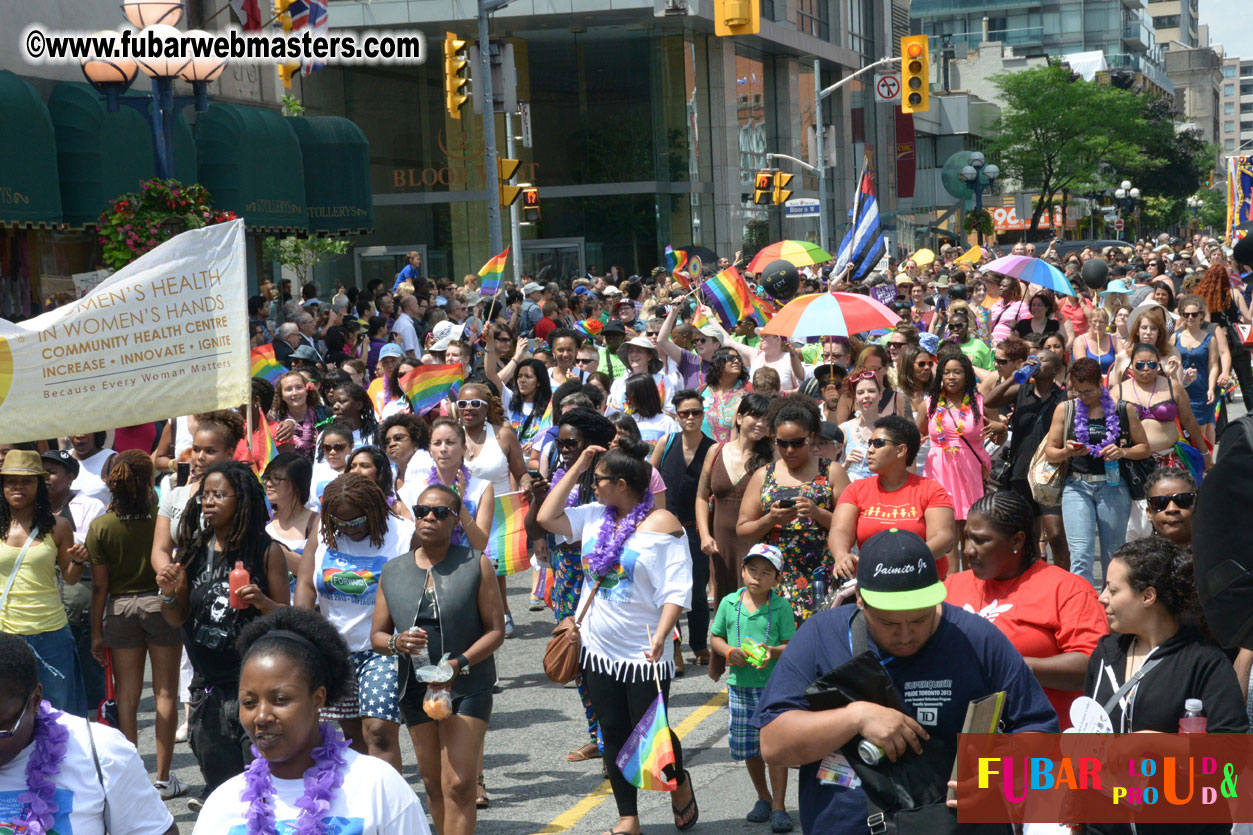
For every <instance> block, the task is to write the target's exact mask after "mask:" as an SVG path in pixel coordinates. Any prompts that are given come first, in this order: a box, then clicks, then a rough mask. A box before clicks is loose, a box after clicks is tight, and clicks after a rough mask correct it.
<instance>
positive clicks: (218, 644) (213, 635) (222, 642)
mask: <svg viewBox="0 0 1253 835" xmlns="http://www.w3.org/2000/svg"><path fill="white" fill-rule="evenodd" d="M193 638H194V639H195V641H196V643H197V644H199V645H200V646H202V647H204V648H205V649H213V650H221V649H226V647H227V646H229V645H230V642H231V636H230V633H229V632H227V631H226V630H225V629H218V628H217V627H215V626H205V625H204V624H200V625H199V626H197V627H196V632H195V635H194V636H193Z"/></svg>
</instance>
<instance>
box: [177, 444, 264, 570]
mask: <svg viewBox="0 0 1253 835" xmlns="http://www.w3.org/2000/svg"><path fill="white" fill-rule="evenodd" d="M212 475H220V476H222V478H223V479H225V480H226V483H227V486H229V487H230V488H231V490H233V491H234V492H235V516H234V518H233V519H231V527H230V530H229V531H227V533H226V537H225V538H224V540H223V542H222V546H223V547H222V556H221V557H220V558H219V562H221V561H223V560H225V559H226V555H227V554H229V553H232V552H239V553H240V557H239V558H240V559H242V560H243V563H244V567H245V568H247V569H248V571H249V572H251V573H252V574H253V575H254V576H262V577H264V576H265V562H266V559H265V558H266V554H267V552H268V551H269V550H270V535H269V534H267V533H266V532H265V525H266V522H268V521H269V514H268V512H267V510H266V504H265V493H264V492H262V490H261V482H260V481H258V480H257V476H256V475H255V474H254V473H253V472H252V469H251V468H249V467H248V466H246V465H245V464H241V463H240V462H238V461H225V462H223V463H221V464H215V465H213V466H212V467H210V468H209V469H208V470H206V471H205V474H204V479H203V480H202V481H201V484H202V485H203V484H204V483H205V482H207V481H208V479H209V476H212ZM201 492H203V491H201ZM183 520H184V521H183V523H182V524H180V525H179V531H178V553H177V555H176V556H175V561H177V562H182V563H187V562H190V561H191V559H192V558H193V557H194V556H195V555H196V554H198V553H200V550H201V549H202V548H205V547H206V546H207V545H208V544H209V541H210V539H212V538H213V536H214V535H215V533H214V530H213V528H212V527H210V526H206V525H205V524H204V522H203V521H202V518H201V496H200V493H197V494H196V495H194V496H192V497H191V498H190V499H188V500H187V506H186V507H185V508H184V509H183ZM212 558H213V555H212V554H209V559H212Z"/></svg>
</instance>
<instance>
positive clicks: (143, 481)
mask: <svg viewBox="0 0 1253 835" xmlns="http://www.w3.org/2000/svg"><path fill="white" fill-rule="evenodd" d="M104 483H105V486H106V487H108V488H109V493H110V495H112V496H113V498H112V500H111V501H110V502H109V510H110V511H112V512H113V513H116V514H117V515H118V516H147V515H148V514H149V513H151V512H152V502H151V498H152V459H151V458H149V457H148V456H147V455H144V454H143V453H142V452H140V451H139V450H137V449H128V450H126V451H125V452H120V453H118V456H117V458H115V459H114V460H113V469H111V470H109V476H108V478H106V479H105V482H104Z"/></svg>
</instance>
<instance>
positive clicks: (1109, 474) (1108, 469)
mask: <svg viewBox="0 0 1253 835" xmlns="http://www.w3.org/2000/svg"><path fill="white" fill-rule="evenodd" d="M1121 480H1122V472H1121V471H1120V470H1119V469H1118V462H1117V461H1110V460H1109V459H1106V461H1105V483H1106V484H1111V485H1112V484H1117V483H1118V482H1119V481H1121Z"/></svg>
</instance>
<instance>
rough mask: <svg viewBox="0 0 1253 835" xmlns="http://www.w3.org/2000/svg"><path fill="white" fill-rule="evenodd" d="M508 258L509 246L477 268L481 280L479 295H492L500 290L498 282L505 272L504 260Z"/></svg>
mask: <svg viewBox="0 0 1253 835" xmlns="http://www.w3.org/2000/svg"><path fill="white" fill-rule="evenodd" d="M508 260H509V247H505V251H504V252H502V253H500V254H499V255H497V256H495V257H493V258H492V259H491V260H490V261H488V262H487V263H486V264H484V265H483V266H482V267H480V268H479V277H480V278H482V279H483V282H482V283H481V284H480V285H479V295H488V296H494V295H496V293H497V291H499V290H500V282H501V279H502V278H503V276H504V273H505V262H506V261H508Z"/></svg>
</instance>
